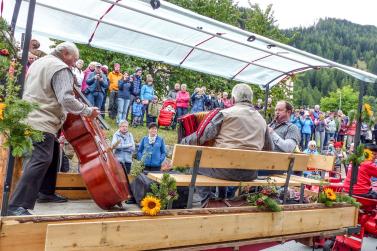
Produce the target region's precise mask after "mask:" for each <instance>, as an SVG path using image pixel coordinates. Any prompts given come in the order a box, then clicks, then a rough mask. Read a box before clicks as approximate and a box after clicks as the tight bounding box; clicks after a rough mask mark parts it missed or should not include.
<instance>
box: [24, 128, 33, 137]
mask: <svg viewBox="0 0 377 251" xmlns="http://www.w3.org/2000/svg"><path fill="white" fill-rule="evenodd" d="M24 135H25V136H26V137H28V136H30V135H31V131H30V130H28V129H26V130H25V132H24Z"/></svg>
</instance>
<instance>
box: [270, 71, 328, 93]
mask: <svg viewBox="0 0 377 251" xmlns="http://www.w3.org/2000/svg"><path fill="white" fill-rule="evenodd" d="M322 67H325V68H329V69H330V68H332V67H331V66H313V67H310V66H308V67H301V68H297V69H293V70H291V71H287V72H285V73H284V74H281V75H279V76H277V77H275V78H273V79H271V80H270V82H268V83H267V84H265V85H263V87H265V88H266V86H269V85H270V84H271V83H272V82H274V81H275V80H277V79H279V78H281V77H283V76H289V75H291V74H294V73H295V72H299V71H304V70H307V69H319V68H322Z"/></svg>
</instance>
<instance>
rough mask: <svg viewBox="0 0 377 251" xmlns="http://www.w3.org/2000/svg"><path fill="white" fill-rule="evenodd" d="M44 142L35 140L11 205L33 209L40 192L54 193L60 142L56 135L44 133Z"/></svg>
mask: <svg viewBox="0 0 377 251" xmlns="http://www.w3.org/2000/svg"><path fill="white" fill-rule="evenodd" d="M43 135H44V140H43V141H42V142H37V143H36V142H34V143H33V146H34V149H33V151H32V153H31V157H30V160H29V162H28V163H27V164H26V166H25V168H24V170H23V173H22V175H21V178H20V180H19V181H18V184H17V186H16V189H15V190H14V192H13V195H12V198H11V199H10V202H9V207H13V208H14V207H23V208H28V209H33V208H34V205H35V201H36V200H37V197H38V192H41V193H44V194H48V195H51V194H54V193H55V187H56V177H57V171H58V170H57V167H58V159H59V143H58V142H57V140H56V137H55V135H53V134H51V133H43Z"/></svg>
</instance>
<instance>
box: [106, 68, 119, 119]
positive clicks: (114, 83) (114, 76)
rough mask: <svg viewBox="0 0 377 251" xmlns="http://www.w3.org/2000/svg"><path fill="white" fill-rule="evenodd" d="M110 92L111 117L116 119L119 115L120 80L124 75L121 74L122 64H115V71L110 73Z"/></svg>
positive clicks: (109, 109)
mask: <svg viewBox="0 0 377 251" xmlns="http://www.w3.org/2000/svg"><path fill="white" fill-rule="evenodd" d="M108 77H109V91H110V99H109V108H108V111H109V117H110V118H112V119H115V116H116V114H117V99H118V88H119V86H118V82H119V80H122V79H123V75H122V73H121V72H120V64H118V63H116V64H114V70H113V71H112V72H110V73H109V75H108Z"/></svg>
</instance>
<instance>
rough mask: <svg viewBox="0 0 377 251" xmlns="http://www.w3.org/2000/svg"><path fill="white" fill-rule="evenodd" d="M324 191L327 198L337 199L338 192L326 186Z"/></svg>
mask: <svg viewBox="0 0 377 251" xmlns="http://www.w3.org/2000/svg"><path fill="white" fill-rule="evenodd" d="M324 192H325V195H326V198H327V199H329V200H332V201H334V200H336V194H335V192H334V191H333V190H332V189H331V188H326V189H325V191H324Z"/></svg>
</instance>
